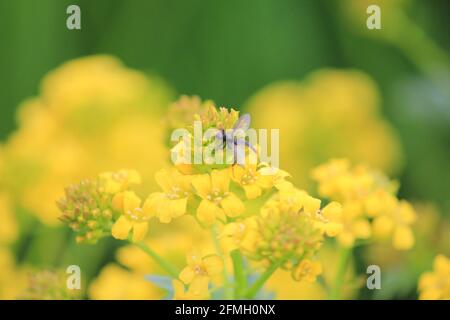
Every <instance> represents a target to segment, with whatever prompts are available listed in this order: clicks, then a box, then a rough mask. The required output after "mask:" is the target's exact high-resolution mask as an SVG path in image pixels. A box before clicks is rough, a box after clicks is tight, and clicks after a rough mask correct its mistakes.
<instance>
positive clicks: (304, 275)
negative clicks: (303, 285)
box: [292, 259, 322, 282]
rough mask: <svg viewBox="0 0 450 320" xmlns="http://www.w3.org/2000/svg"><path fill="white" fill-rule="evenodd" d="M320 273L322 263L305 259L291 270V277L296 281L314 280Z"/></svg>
mask: <svg viewBox="0 0 450 320" xmlns="http://www.w3.org/2000/svg"><path fill="white" fill-rule="evenodd" d="M321 273H322V264H321V263H320V262H319V261H312V260H309V259H305V260H302V262H300V264H299V265H298V266H297V267H296V268H295V269H294V270H293V271H292V277H293V278H294V280H297V281H301V280H306V281H308V282H315V281H316V278H317V276H318V275H320V274H321Z"/></svg>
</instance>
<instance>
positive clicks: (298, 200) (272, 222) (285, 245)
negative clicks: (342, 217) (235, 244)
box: [245, 188, 340, 275]
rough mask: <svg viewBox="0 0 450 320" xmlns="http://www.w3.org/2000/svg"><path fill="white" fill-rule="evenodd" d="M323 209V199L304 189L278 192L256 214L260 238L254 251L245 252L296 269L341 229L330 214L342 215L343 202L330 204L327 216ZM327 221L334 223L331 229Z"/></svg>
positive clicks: (256, 228) (265, 261) (265, 260)
mask: <svg viewBox="0 0 450 320" xmlns="http://www.w3.org/2000/svg"><path fill="white" fill-rule="evenodd" d="M323 210H325V208H324V209H323ZM323 210H321V209H320V200H319V199H316V198H313V197H311V196H310V195H308V194H307V193H306V192H305V191H303V190H298V189H295V188H293V189H289V190H281V191H279V192H277V193H276V194H275V195H274V196H272V197H271V198H270V199H269V200H268V201H267V202H266V203H265V204H264V205H263V207H262V208H261V211H260V214H259V215H256V216H254V219H255V220H256V223H255V224H254V225H255V230H256V232H257V233H258V236H257V241H256V244H255V249H254V250H253V252H245V253H246V255H247V256H248V257H249V258H250V259H253V260H257V261H262V262H264V263H266V264H269V265H270V264H272V263H279V262H280V261H281V262H282V265H281V267H282V268H284V269H286V270H296V268H298V267H299V266H300V264H301V262H302V261H303V260H305V259H311V258H312V257H314V256H315V255H316V253H317V252H318V250H319V249H320V247H321V246H322V243H323V241H324V238H325V235H329V234H331V235H335V234H336V233H337V232H339V231H340V230H339V229H340V227H339V222H335V221H327V217H328V218H331V217H332V216H333V215H336V216H338V215H339V214H340V208H339V205H337V204H330V207H329V208H327V210H326V211H325V213H326V216H325V217H324V216H322V214H323V212H322V211H323ZM327 223H331V224H332V225H333V226H332V227H330V228H329V229H328V228H327V227H326V224H327ZM303 266H304V267H305V266H306V265H305V264H304V265H303ZM299 270H300V271H301V270H302V269H299ZM293 275H294V273H293Z"/></svg>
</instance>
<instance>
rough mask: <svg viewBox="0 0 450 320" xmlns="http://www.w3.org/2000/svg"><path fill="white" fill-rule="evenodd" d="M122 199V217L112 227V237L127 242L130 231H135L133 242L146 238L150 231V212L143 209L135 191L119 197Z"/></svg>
mask: <svg viewBox="0 0 450 320" xmlns="http://www.w3.org/2000/svg"><path fill="white" fill-rule="evenodd" d="M117 197H120V198H121V201H117V202H118V203H121V207H122V208H121V209H122V215H121V216H120V217H119V219H117V221H116V222H115V223H114V225H113V227H112V231H111V233H112V235H113V237H114V238H116V239H120V240H125V239H127V238H128V234H129V233H130V231H133V238H132V239H133V241H140V240H143V239H144V238H145V236H146V235H147V230H148V221H149V218H150V215H149V214H148V212H149V210H148V209H146V207H147V204H144V208H142V207H141V202H142V201H141V199H140V198H139V197H138V196H137V195H136V194H135V193H134V192H133V191H124V192H123V193H120V194H118V195H117Z"/></svg>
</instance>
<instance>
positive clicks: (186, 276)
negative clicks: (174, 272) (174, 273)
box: [179, 266, 195, 284]
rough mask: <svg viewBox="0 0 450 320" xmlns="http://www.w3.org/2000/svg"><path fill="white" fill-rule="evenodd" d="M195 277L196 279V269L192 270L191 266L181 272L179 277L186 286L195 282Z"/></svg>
mask: <svg viewBox="0 0 450 320" xmlns="http://www.w3.org/2000/svg"><path fill="white" fill-rule="evenodd" d="M194 277H195V272H194V269H192V268H191V267H189V266H187V267H185V268H184V269H183V270H181V272H180V276H179V278H180V280H181V281H183V282H184V283H185V284H189V283H191V282H192V280H194Z"/></svg>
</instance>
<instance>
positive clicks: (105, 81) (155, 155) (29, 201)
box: [0, 56, 171, 225]
mask: <svg viewBox="0 0 450 320" xmlns="http://www.w3.org/2000/svg"><path fill="white" fill-rule="evenodd" d="M40 87H41V90H40V94H39V96H37V97H34V98H32V99H29V100H27V101H25V102H24V103H23V104H22V105H21V106H20V107H19V109H18V114H17V119H18V129H17V130H16V131H15V132H13V133H12V134H11V136H10V137H9V138H8V140H7V141H6V142H5V144H4V145H2V146H0V159H1V160H0V176H1V177H2V179H1V181H0V194H6V195H7V196H8V198H9V202H10V204H11V206H12V210H14V209H16V207H19V206H20V208H24V209H26V210H27V211H29V212H30V213H32V214H35V215H36V216H37V217H38V218H39V219H40V220H41V221H42V222H44V223H47V224H51V225H55V224H56V223H57V222H58V219H57V218H58V211H57V210H56V207H55V206H54V199H57V198H59V197H60V196H61V195H62V190H63V188H64V186H66V185H68V184H69V183H72V182H73V181H78V180H80V179H83V178H84V177H89V176H93V175H96V174H98V173H99V172H102V171H105V170H118V169H120V168H122V167H130V168H135V169H137V170H139V172H140V173H141V174H142V176H143V177H144V178H145V181H146V184H144V185H143V187H145V188H152V187H153V186H154V184H153V181H152V179H149V178H150V177H152V176H153V175H154V173H155V171H156V170H155V168H159V167H161V166H162V165H163V164H164V161H165V159H166V158H167V154H166V152H165V148H164V143H163V136H164V130H163V126H162V125H161V124H160V116H161V112H162V110H163V108H164V107H165V106H167V105H168V104H169V101H170V99H171V92H170V90H169V89H168V88H167V87H166V86H165V85H164V84H163V83H162V82H161V81H160V80H159V79H157V78H153V77H147V76H146V75H144V74H142V73H140V72H137V71H134V70H130V69H128V68H126V67H124V66H123V65H122V64H121V62H120V61H118V60H116V59H115V58H113V57H110V56H92V57H86V58H80V59H76V60H73V61H69V62H67V63H65V64H63V65H62V66H61V67H59V68H57V69H56V70H54V71H52V72H51V73H49V74H48V75H47V76H46V77H45V78H44V79H43V81H42V83H41V86H40Z"/></svg>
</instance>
